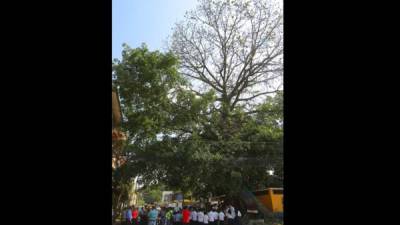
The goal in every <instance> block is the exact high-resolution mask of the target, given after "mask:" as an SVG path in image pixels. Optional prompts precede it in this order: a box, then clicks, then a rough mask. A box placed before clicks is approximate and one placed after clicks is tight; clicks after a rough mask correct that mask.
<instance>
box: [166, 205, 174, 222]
mask: <svg viewBox="0 0 400 225" xmlns="http://www.w3.org/2000/svg"><path fill="white" fill-rule="evenodd" d="M172 219H173V209H172V208H168V209H167V213H165V221H166V223H165V225H172Z"/></svg>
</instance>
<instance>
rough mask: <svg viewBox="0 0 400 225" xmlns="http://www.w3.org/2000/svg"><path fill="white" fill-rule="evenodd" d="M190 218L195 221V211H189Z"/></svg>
mask: <svg viewBox="0 0 400 225" xmlns="http://www.w3.org/2000/svg"><path fill="white" fill-rule="evenodd" d="M190 220H192V221H197V212H196V211H193V212H191V213H190Z"/></svg>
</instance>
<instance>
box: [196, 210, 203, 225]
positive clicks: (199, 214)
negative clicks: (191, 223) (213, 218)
mask: <svg viewBox="0 0 400 225" xmlns="http://www.w3.org/2000/svg"><path fill="white" fill-rule="evenodd" d="M203 221H204V213H203V209H200V210H199V211H198V212H197V224H198V225H202V224H203Z"/></svg>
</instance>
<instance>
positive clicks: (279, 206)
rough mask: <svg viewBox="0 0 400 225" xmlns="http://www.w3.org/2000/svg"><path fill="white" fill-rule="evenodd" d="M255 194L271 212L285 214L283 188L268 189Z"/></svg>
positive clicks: (254, 192)
mask: <svg viewBox="0 0 400 225" xmlns="http://www.w3.org/2000/svg"><path fill="white" fill-rule="evenodd" d="M253 194H254V195H255V197H256V198H257V199H258V200H259V201H260V203H261V204H263V205H264V206H265V207H266V208H267V209H269V210H270V211H271V212H273V213H283V188H267V189H264V190H258V191H253Z"/></svg>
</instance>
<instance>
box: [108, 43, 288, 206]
mask: <svg viewBox="0 0 400 225" xmlns="http://www.w3.org/2000/svg"><path fill="white" fill-rule="evenodd" d="M178 63H179V62H178V60H177V58H176V57H175V56H174V55H172V54H171V53H161V52H158V51H155V52H151V51H149V50H148V49H147V48H146V46H145V45H143V46H142V47H140V48H136V49H131V48H129V47H128V46H125V47H124V51H123V57H122V60H121V61H115V62H114V64H113V75H114V79H113V86H115V88H118V90H119V94H120V98H121V107H122V110H123V114H124V117H125V120H124V123H123V129H124V130H125V131H127V132H128V134H129V140H128V142H127V144H126V146H125V147H124V150H123V151H124V154H125V155H126V156H127V157H128V162H127V163H126V165H124V166H123V167H121V168H118V169H116V170H114V171H113V172H114V174H113V188H115V189H113V190H114V191H115V192H118V191H120V190H126V189H127V187H125V186H124V185H127V184H129V182H130V181H131V180H132V179H133V177H135V176H138V175H140V182H141V183H143V184H145V185H149V184H151V183H152V182H154V181H157V182H158V183H163V184H165V185H166V186H165V188H166V189H170V190H177V191H178V190H179V191H182V192H183V193H184V194H186V193H191V194H193V196H195V197H206V196H208V194H209V193H212V194H213V195H220V194H228V195H235V194H236V193H238V192H239V191H240V190H242V189H243V188H245V187H246V188H250V189H255V188H257V187H265V186H266V185H277V186H279V185H282V184H281V181H277V180H271V178H269V177H267V174H266V170H267V169H268V168H269V167H271V166H272V167H273V168H274V169H275V171H276V174H277V175H278V176H281V175H283V169H282V168H283V163H282V145H281V143H282V138H283V126H282V123H283V93H282V92H279V93H277V94H276V95H275V96H274V97H268V98H267V99H266V100H265V101H264V102H262V103H261V104H259V105H258V106H257V107H256V108H254V110H255V112H254V113H249V112H248V111H246V110H244V108H242V107H240V106H237V107H235V108H233V109H229V111H228V112H227V113H226V114H224V113H222V112H221V110H220V108H219V107H218V105H217V104H216V103H217V96H216V94H215V91H214V90H210V91H208V92H205V93H203V94H202V95H197V94H195V93H193V92H192V91H190V89H189V83H188V82H187V81H186V80H185V79H183V78H182V76H181V75H180V74H179V73H178V72H177V67H178ZM114 181H115V182H114ZM124 188H125V189H124ZM157 196H160V197H161V194H160V190H156V189H152V190H149V189H147V190H146V192H144V195H143V198H144V201H146V202H151V201H153V202H154V201H158V197H157Z"/></svg>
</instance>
